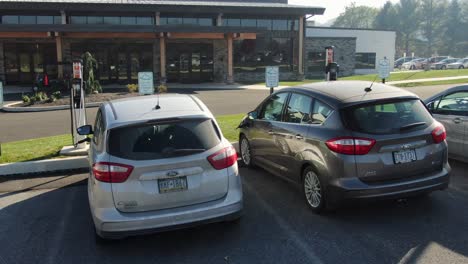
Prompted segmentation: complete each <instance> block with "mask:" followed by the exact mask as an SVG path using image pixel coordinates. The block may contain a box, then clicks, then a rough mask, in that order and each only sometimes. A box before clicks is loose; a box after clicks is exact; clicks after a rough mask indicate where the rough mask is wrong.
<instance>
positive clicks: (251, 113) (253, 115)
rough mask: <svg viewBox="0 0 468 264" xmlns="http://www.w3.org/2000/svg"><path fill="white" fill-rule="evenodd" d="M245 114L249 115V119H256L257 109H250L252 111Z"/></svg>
mask: <svg viewBox="0 0 468 264" xmlns="http://www.w3.org/2000/svg"><path fill="white" fill-rule="evenodd" d="M247 116H248V117H249V119H252V120H253V119H257V118H258V113H257V111H252V112H249V113H248V114H247Z"/></svg>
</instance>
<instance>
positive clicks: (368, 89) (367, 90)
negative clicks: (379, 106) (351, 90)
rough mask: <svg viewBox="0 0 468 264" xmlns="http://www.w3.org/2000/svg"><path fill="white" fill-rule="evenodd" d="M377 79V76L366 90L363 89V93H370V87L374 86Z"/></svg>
mask: <svg viewBox="0 0 468 264" xmlns="http://www.w3.org/2000/svg"><path fill="white" fill-rule="evenodd" d="M377 77H378V76H377V75H376V76H375V78H374V80H373V81H372V83H371V85H370V86H369V87H366V88H365V89H364V92H366V93H368V92H372V85H374V83H375V80H377Z"/></svg>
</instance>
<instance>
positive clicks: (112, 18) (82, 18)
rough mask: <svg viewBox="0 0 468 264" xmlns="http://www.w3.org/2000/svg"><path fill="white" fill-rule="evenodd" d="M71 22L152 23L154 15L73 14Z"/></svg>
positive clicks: (108, 23) (109, 23)
mask: <svg viewBox="0 0 468 264" xmlns="http://www.w3.org/2000/svg"><path fill="white" fill-rule="evenodd" d="M70 23H71V24H107V25H152V24H153V18H152V17H134V16H122V17H118V16H104V17H102V16H71V17H70Z"/></svg>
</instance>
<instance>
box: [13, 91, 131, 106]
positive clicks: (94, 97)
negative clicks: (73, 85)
mask: <svg viewBox="0 0 468 264" xmlns="http://www.w3.org/2000/svg"><path fill="white" fill-rule="evenodd" d="M133 96H138V93H128V92H118V93H99V94H88V95H86V98H85V101H86V103H99V102H105V101H107V100H115V99H120V98H126V97H133ZM69 104H70V97H69V96H64V97H62V98H61V99H58V100H55V101H54V102H47V101H41V102H36V103H34V104H33V105H31V104H24V103H19V104H16V105H13V106H14V107H47V106H58V105H69Z"/></svg>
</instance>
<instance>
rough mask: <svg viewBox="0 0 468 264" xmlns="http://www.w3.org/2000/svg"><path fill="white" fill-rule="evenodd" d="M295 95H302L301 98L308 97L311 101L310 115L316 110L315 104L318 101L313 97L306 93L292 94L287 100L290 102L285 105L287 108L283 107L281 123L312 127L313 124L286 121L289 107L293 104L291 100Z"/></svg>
mask: <svg viewBox="0 0 468 264" xmlns="http://www.w3.org/2000/svg"><path fill="white" fill-rule="evenodd" d="M293 95H300V96H305V97H308V98H309V99H310V107H309V115H311V114H312V109H313V108H314V104H315V100H316V99H315V98H314V97H313V96H311V95H308V94H305V93H300V92H290V93H289V96H288V98H287V99H288V100H287V102H286V104H285V106H286V107H283V108H284V110H283V113H282V118H281V122H284V123H288V124H296V125H311V123H294V122H288V121H286V115H287V111H288V110H287V107H288V106H289V103H290V102H291V98H292V97H293Z"/></svg>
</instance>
